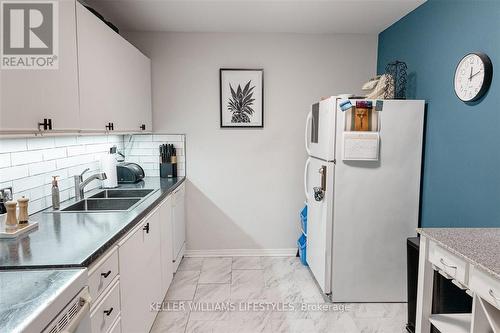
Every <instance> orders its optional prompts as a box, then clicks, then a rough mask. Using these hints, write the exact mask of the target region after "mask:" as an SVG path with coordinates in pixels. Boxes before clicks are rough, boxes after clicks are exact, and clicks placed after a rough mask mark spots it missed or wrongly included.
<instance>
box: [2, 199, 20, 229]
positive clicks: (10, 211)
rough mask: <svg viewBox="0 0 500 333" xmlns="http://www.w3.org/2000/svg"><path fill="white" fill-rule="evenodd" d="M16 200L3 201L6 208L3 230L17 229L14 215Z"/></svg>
mask: <svg viewBox="0 0 500 333" xmlns="http://www.w3.org/2000/svg"><path fill="white" fill-rule="evenodd" d="M16 206H17V202H16V201H7V202H6V203H5V208H6V209H7V217H6V219H5V231H7V232H9V231H15V230H16V229H17V217H16Z"/></svg>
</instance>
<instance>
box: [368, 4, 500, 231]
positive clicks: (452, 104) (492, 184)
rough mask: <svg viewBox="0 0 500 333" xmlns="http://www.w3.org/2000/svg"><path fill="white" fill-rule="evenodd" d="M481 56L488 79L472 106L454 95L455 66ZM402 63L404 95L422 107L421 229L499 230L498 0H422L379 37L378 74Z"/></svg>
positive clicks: (499, 28)
mask: <svg viewBox="0 0 500 333" xmlns="http://www.w3.org/2000/svg"><path fill="white" fill-rule="evenodd" d="M474 51H481V52H485V53H486V54H488V55H489V57H490V58H491V61H492V63H493V80H492V84H491V88H490V90H489V92H488V93H487V95H486V96H485V97H483V98H482V99H481V100H480V101H478V102H475V103H473V104H465V103H463V102H461V101H460V100H459V99H458V98H457V97H456V96H455V93H454V90H453V76H454V72H455V67H456V65H457V63H458V62H459V60H460V59H461V58H462V57H463V56H464V55H465V54H467V53H469V52H474ZM396 59H397V60H402V61H405V62H406V63H407V65H408V69H409V73H408V79H409V82H408V86H407V87H408V94H407V95H408V97H409V98H411V99H424V100H426V101H427V124H426V136H425V139H426V147H425V160H424V178H423V191H422V203H421V204H422V213H421V224H422V226H423V227H500V0H469V1H465V0H449V1H448V0H429V1H428V2H426V3H424V4H423V5H422V6H420V7H418V8H417V9H415V10H414V11H413V12H411V13H409V14H408V15H407V16H405V17H404V18H402V19H401V20H400V21H398V22H396V23H395V24H394V25H392V26H391V27H389V28H387V29H386V30H385V31H383V32H382V33H381V34H380V35H379V46H378V68H377V69H378V73H383V72H384V69H385V65H386V64H387V63H388V62H390V61H393V60H396Z"/></svg>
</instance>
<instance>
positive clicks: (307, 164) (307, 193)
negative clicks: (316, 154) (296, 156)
mask: <svg viewBox="0 0 500 333" xmlns="http://www.w3.org/2000/svg"><path fill="white" fill-rule="evenodd" d="M309 164H311V158H310V157H308V158H307V160H306V166H305V167H304V193H305V194H306V201H309V191H308V190H307V189H308V184H307V171H308V170H309Z"/></svg>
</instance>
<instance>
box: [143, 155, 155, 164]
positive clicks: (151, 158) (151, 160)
mask: <svg viewBox="0 0 500 333" xmlns="http://www.w3.org/2000/svg"><path fill="white" fill-rule="evenodd" d="M145 162H146V163H147V162H149V163H159V157H158V156H149V155H148V156H139V163H145Z"/></svg>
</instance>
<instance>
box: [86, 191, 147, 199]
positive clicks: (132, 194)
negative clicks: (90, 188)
mask: <svg viewBox="0 0 500 333" xmlns="http://www.w3.org/2000/svg"><path fill="white" fill-rule="evenodd" d="M153 191H154V190H151V189H123V190H104V191H101V192H99V193H96V194H94V195H92V196H91V197H90V198H144V197H146V196H148V195H149V194H151V193H152V192H153Z"/></svg>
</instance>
